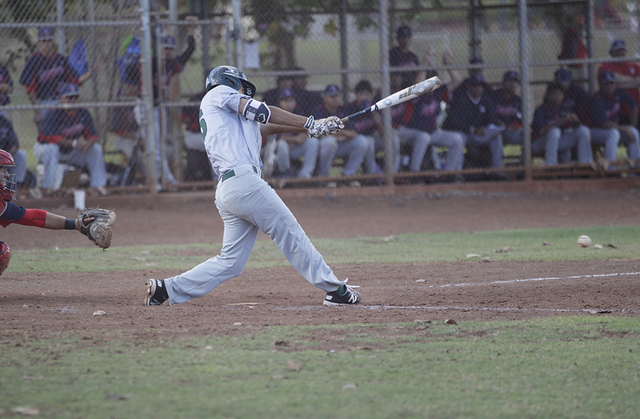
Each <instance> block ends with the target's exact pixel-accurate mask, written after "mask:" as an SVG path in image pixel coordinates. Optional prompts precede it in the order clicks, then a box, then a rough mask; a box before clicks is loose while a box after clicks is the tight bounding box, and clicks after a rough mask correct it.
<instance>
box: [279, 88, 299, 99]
mask: <svg viewBox="0 0 640 419" xmlns="http://www.w3.org/2000/svg"><path fill="white" fill-rule="evenodd" d="M288 97H296V92H294V91H293V89H292V88H290V87H285V88H284V89H282V90H280V92H278V99H286V98H288Z"/></svg>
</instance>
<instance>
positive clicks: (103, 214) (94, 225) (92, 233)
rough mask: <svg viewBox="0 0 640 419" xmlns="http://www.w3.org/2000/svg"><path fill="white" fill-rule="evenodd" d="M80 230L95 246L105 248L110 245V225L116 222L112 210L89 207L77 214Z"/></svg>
mask: <svg viewBox="0 0 640 419" xmlns="http://www.w3.org/2000/svg"><path fill="white" fill-rule="evenodd" d="M78 221H79V222H80V232H81V233H82V234H84V235H85V236H87V237H89V240H91V241H92V242H94V243H95V245H96V246H98V247H100V248H102V249H106V248H108V247H109V246H111V226H112V225H113V223H115V222H116V213H115V212H114V211H111V210H108V209H102V208H91V209H88V210H86V211H85V212H83V213H80V214H79V215H78Z"/></svg>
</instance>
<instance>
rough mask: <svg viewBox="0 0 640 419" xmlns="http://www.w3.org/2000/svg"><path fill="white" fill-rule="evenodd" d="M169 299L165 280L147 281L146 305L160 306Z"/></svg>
mask: <svg viewBox="0 0 640 419" xmlns="http://www.w3.org/2000/svg"><path fill="white" fill-rule="evenodd" d="M168 299H169V294H167V288H166V287H165V286H164V279H150V280H149V281H147V295H146V297H145V298H144V305H146V306H159V305H160V304H162V303H164V302H165V301H167V300H168Z"/></svg>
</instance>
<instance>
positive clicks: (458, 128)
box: [0, 0, 640, 196]
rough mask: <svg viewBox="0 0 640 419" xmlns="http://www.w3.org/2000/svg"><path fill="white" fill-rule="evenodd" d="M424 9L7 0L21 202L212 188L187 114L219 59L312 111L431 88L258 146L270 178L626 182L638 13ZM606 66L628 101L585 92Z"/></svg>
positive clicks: (297, 109) (279, 99) (283, 183)
mask: <svg viewBox="0 0 640 419" xmlns="http://www.w3.org/2000/svg"><path fill="white" fill-rule="evenodd" d="M427 3H428V4H425V5H424V7H423V6H420V7H417V6H416V3H415V2H411V1H387V0H375V1H359V2H351V1H347V0H342V1H336V2H329V3H326V2H315V1H296V0H291V1H288V2H283V1H276V0H260V1H257V0H248V1H246V2H240V1H238V0H236V1H232V2H231V3H227V2H212V1H205V0H193V1H178V0H172V1H166V2H162V1H158V2H156V1H153V0H135V1H134V0H110V1H106V0H41V1H20V2H18V1H7V2H2V3H1V4H0V16H1V17H2V22H3V23H1V24H0V31H1V32H2V37H1V38H0V39H1V40H0V42H2V43H3V44H4V45H3V47H4V48H3V51H5V53H4V56H3V57H2V64H3V68H2V69H0V70H1V71H0V73H1V74H2V77H3V80H2V81H3V83H0V101H1V102H0V104H1V105H2V108H1V111H2V112H1V115H2V116H3V117H4V118H1V119H0V122H2V125H3V127H4V128H3V130H2V132H3V133H5V135H3V138H2V141H3V144H1V146H2V148H5V149H9V150H10V151H11V152H12V154H13V155H14V158H15V160H16V166H17V167H16V169H15V170H16V171H18V173H17V181H18V182H19V183H21V190H22V191H23V192H24V191H28V190H31V191H32V193H33V195H34V196H39V195H41V194H44V195H55V194H60V193H64V192H65V191H66V190H72V189H75V188H79V187H82V188H89V189H90V191H91V192H92V193H96V194H99V193H105V190H109V191H111V192H118V191H120V192H127V191H132V190H134V191H135V190H138V189H140V190H153V191H156V190H172V189H180V188H185V187H187V188H194V187H205V188H209V187H213V185H214V183H215V182H216V181H217V178H216V174H214V173H212V170H211V165H210V163H209V160H208V158H207V156H206V152H205V149H204V143H203V141H202V137H201V134H200V126H199V120H198V118H199V116H198V107H199V101H200V99H201V97H202V96H203V95H204V91H203V88H204V80H205V77H206V75H207V74H208V73H209V71H210V70H211V69H212V68H213V67H215V66H217V65H221V64H233V65H236V66H238V67H239V68H242V69H244V71H245V72H246V73H247V75H248V77H249V79H250V80H251V81H252V82H253V83H254V84H255V85H256V87H257V92H258V93H257V95H256V98H258V99H260V100H264V101H265V102H267V103H268V104H270V105H275V106H280V107H282V108H284V109H288V110H290V111H292V112H294V113H299V114H301V115H305V116H307V115H314V116H316V117H323V116H328V115H338V116H341V117H343V116H346V115H349V114H351V113H353V112H355V111H358V110H360V109H363V108H365V107H367V106H370V104H371V103H375V102H376V101H377V100H378V99H379V98H382V97H385V96H387V95H388V94H389V93H393V92H396V91H398V90H400V89H403V88H406V87H407V86H409V85H411V84H414V83H415V82H417V81H420V80H424V78H427V77H432V76H434V75H437V76H438V77H439V78H440V79H441V80H442V82H443V87H442V88H441V89H439V90H437V91H435V92H433V93H431V94H427V95H422V96H420V97H419V98H416V99H415V100H412V101H408V102H405V103H403V104H401V105H398V106H394V107H393V108H391V109H390V110H388V111H384V112H373V113H370V114H367V115H365V116H362V117H359V118H355V119H354V120H353V121H350V123H348V124H347V127H346V129H345V130H343V131H342V132H340V133H339V134H337V135H336V136H332V137H325V138H320V139H318V140H316V139H310V138H308V137H307V136H306V135H302V134H301V135H277V136H272V137H268V138H264V139H263V151H262V157H263V163H264V175H265V177H266V178H267V179H268V180H269V181H270V182H272V184H273V185H274V186H278V187H317V186H327V185H329V186H332V185H345V186H347V185H350V186H357V185H362V184H364V185H374V186H377V185H384V184H387V185H388V184H392V183H400V184H405V183H424V182H451V181H473V180H481V179H519V178H525V179H531V178H538V177H547V176H563V175H573V176H575V175H578V176H594V175H604V174H607V175H612V174H613V175H627V174H629V173H633V168H634V166H637V163H638V158H639V156H638V143H639V142H640V139H638V136H637V131H636V130H635V129H634V128H633V126H636V127H637V115H635V114H634V112H633V109H637V107H636V108H634V106H632V105H633V103H634V101H635V102H637V100H638V88H637V86H638V84H637V80H638V72H639V70H640V66H638V57H639V54H638V52H639V49H638V44H639V36H638V17H639V12H638V5H637V3H634V2H625V1H613V0H612V1H607V2H596V1H594V0H568V1H557V2H538V3H533V2H529V4H528V5H527V6H526V7H524V3H525V2H524V1H520V2H518V1H507V0H496V1H484V2H482V4H480V2H479V1H477V0H458V1H448V2H427ZM520 28H527V30H524V31H521V30H520ZM522 46H525V49H522ZM154 51H157V52H158V53H155V52H154ZM607 69H608V70H610V71H611V72H612V73H613V75H614V77H613V78H614V79H615V82H616V83H617V86H619V87H626V88H629V90H628V92H629V93H631V99H632V100H628V96H627V95H626V94H617V93H616V94H609V95H607V94H599V95H598V92H599V91H600V86H601V85H602V87H603V90H606V89H605V87H606V86H607V85H611V84H612V83H611V81H612V80H610V79H611V76H610V75H609V73H606V72H604V70H607ZM603 72H604V75H603ZM634 83H635V84H634ZM605 93H606V92H605ZM614 93H615V92H614ZM558 96H560V97H561V100H558ZM612 98H613V99H612ZM556 102H558V103H556ZM523 127H525V128H526V129H523ZM18 141H19V148H18V146H17V142H18ZM551 169H553V170H551ZM218 175H219V174H218Z"/></svg>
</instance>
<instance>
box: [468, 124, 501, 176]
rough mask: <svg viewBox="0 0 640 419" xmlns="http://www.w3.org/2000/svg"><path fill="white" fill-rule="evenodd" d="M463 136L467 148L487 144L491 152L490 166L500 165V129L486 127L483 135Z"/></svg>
mask: <svg viewBox="0 0 640 419" xmlns="http://www.w3.org/2000/svg"><path fill="white" fill-rule="evenodd" d="M461 134H462V133H461ZM463 135H464V134H463ZM464 137H465V144H466V146H467V147H469V148H477V147H479V146H486V145H488V146H489V151H490V152H491V166H492V167H502V131H500V130H496V129H491V128H488V127H487V128H485V133H484V135H483V136H478V135H475V134H467V135H464ZM459 168H460V169H461V168H462V167H459Z"/></svg>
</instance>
